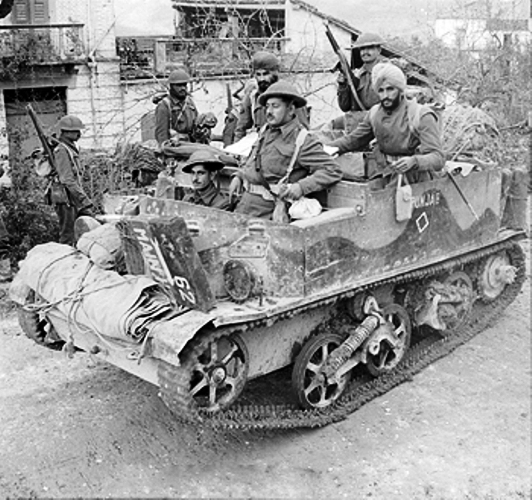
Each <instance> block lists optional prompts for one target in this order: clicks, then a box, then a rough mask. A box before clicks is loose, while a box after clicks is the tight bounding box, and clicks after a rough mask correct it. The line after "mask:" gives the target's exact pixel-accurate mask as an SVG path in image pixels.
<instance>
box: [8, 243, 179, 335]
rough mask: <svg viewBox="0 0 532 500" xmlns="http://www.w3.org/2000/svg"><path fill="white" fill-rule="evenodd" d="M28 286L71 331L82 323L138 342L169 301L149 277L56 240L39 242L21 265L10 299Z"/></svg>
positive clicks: (167, 310)
mask: <svg viewBox="0 0 532 500" xmlns="http://www.w3.org/2000/svg"><path fill="white" fill-rule="evenodd" d="M30 290H34V291H35V292H36V294H37V295H38V296H39V297H42V299H44V301H45V302H44V306H43V307H54V308H55V309H57V310H58V311H60V312H61V313H62V314H63V315H64V316H65V317H66V318H67V319H68V321H69V323H70V325H72V328H74V330H78V329H79V330H82V329H83V328H84V327H85V328H89V329H90V330H93V331H95V333H98V334H101V335H105V336H107V337H113V338H117V339H122V340H134V341H137V342H140V341H142V339H143V338H144V337H145V335H146V333H147V332H148V331H149V328H150V327H151V326H152V325H153V323H154V322H155V321H157V320H158V319H160V318H161V317H163V316H166V315H169V314H171V312H172V304H171V301H170V299H169V297H168V296H166V295H165V294H164V293H163V292H162V290H161V289H160V288H159V286H158V285H157V283H156V282H155V281H153V280H152V279H151V278H148V277H147V276H129V275H128V276H121V275H119V274H118V273H116V272H114V271H107V270H104V269H101V268H99V267H98V266H96V265H94V263H93V262H91V261H90V259H89V258H88V257H86V256H85V255H83V254H82V253H80V252H78V251H76V250H75V249H73V248H72V247H70V246H67V245H61V244H59V243H46V244H44V245H37V246H36V247H34V248H33V249H32V250H30V251H29V252H28V255H27V257H26V258H25V259H24V260H23V261H22V262H21V264H20V271H19V272H18V274H17V276H16V277H15V279H14V281H13V283H12V285H11V288H10V296H11V299H12V300H13V301H15V302H18V303H20V304H24V302H25V299H26V297H27V296H28V293H29V291H30Z"/></svg>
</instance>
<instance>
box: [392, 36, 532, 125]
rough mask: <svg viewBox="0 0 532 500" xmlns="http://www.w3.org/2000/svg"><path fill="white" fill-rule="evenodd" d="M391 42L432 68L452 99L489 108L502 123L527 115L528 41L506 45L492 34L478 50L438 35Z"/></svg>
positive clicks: (528, 102) (523, 117)
mask: <svg viewBox="0 0 532 500" xmlns="http://www.w3.org/2000/svg"><path fill="white" fill-rule="evenodd" d="M392 43H393V44H394V45H395V46H399V47H400V48H402V50H403V51H404V52H405V53H406V54H408V55H412V56H414V57H415V58H416V59H417V60H418V61H419V62H420V63H421V64H423V65H425V66H427V67H428V68H432V69H434V72H435V73H436V74H437V75H439V76H440V77H441V78H442V79H443V80H444V83H445V85H446V86H447V87H450V88H451V89H452V90H453V91H454V101H455V102H458V103H468V104H469V105H471V106H473V107H475V108H480V109H483V110H485V111H487V112H489V113H490V114H491V115H492V116H493V117H494V118H495V119H496V121H497V124H498V125H499V126H502V127H504V126H508V125H512V124H515V123H518V122H522V121H524V120H525V119H526V115H527V113H528V109H529V107H530V102H531V101H532V99H531V97H532V95H531V92H532V91H531V88H530V85H529V80H530V74H531V72H532V61H531V59H530V51H531V50H532V46H531V44H530V43H527V44H524V45H522V46H514V45H506V46H505V45H504V44H502V45H501V44H500V43H499V42H498V39H497V38H496V37H491V39H490V41H489V42H488V43H486V45H485V47H484V48H482V49H481V50H464V49H462V50H459V49H458V48H457V47H454V48H453V47H448V46H447V45H445V44H444V43H443V42H442V41H441V40H440V39H437V38H432V39H429V40H427V41H422V40H420V39H418V38H413V39H412V40H411V42H410V43H409V44H405V42H404V41H402V40H393V41H392Z"/></svg>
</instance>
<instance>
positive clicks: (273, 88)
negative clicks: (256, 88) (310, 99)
mask: <svg viewBox="0 0 532 500" xmlns="http://www.w3.org/2000/svg"><path fill="white" fill-rule="evenodd" d="M270 97H281V98H283V99H289V100H291V101H293V103H294V105H295V106H296V108H302V107H303V106H305V104H307V100H306V99H305V98H304V97H303V96H301V95H300V93H299V92H298V91H297V89H296V88H295V87H294V86H293V85H292V84H291V83H288V82H275V83H273V84H272V85H270V86H269V87H268V89H267V90H266V92H264V93H263V94H261V95H260V97H259V103H260V105H261V106H265V105H266V101H267V100H268V99H269V98H270Z"/></svg>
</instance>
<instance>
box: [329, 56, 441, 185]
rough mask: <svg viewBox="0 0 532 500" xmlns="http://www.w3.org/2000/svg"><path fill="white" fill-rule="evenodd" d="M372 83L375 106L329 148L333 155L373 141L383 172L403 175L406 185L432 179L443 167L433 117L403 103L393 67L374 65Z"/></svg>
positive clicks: (400, 78) (401, 79) (400, 79)
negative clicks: (376, 97) (354, 127)
mask: <svg viewBox="0 0 532 500" xmlns="http://www.w3.org/2000/svg"><path fill="white" fill-rule="evenodd" d="M372 81H373V87H374V89H375V91H376V92H377V95H378V96H379V104H376V105H375V106H373V107H372V108H371V109H370V111H369V113H368V114H367V116H366V117H365V118H364V120H363V121H362V122H361V123H360V124H359V125H358V127H357V128H356V129H355V130H354V131H353V132H351V133H350V134H349V135H347V136H345V137H343V138H341V139H337V140H336V141H334V142H332V143H331V144H330V145H331V146H333V147H334V148H336V149H335V150H334V151H333V152H337V153H338V154H343V153H346V152H348V151H361V150H364V148H366V147H367V146H368V145H369V143H370V142H371V141H372V140H373V139H376V140H377V148H378V150H379V151H380V153H382V154H377V155H376V156H377V157H378V158H380V165H379V167H381V169H382V170H383V171H384V172H390V173H391V174H399V173H400V174H406V177H407V179H408V181H409V182H410V183H412V182H421V181H423V180H425V179H430V178H432V177H433V176H434V174H435V173H436V172H439V171H440V170H441V169H442V168H443V165H444V163H445V157H444V154H443V148H442V141H441V133H440V128H439V125H438V117H437V115H436V114H435V112H434V111H433V110H432V109H431V108H429V107H428V106H423V105H421V104H418V103H417V102H416V101H414V100H408V99H406V97H405V90H406V77H405V74H404V73H403V72H402V71H401V69H400V68H399V67H397V66H395V65H394V64H392V63H379V64H377V65H376V66H375V67H374V68H373V72H372Z"/></svg>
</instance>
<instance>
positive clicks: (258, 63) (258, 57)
mask: <svg viewBox="0 0 532 500" xmlns="http://www.w3.org/2000/svg"><path fill="white" fill-rule="evenodd" d="M251 66H252V67H253V71H256V70H258V69H266V70H268V71H279V59H277V56H276V55H275V54H272V53H271V52H267V51H265V50H261V51H259V52H255V54H254V55H253V59H251Z"/></svg>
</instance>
